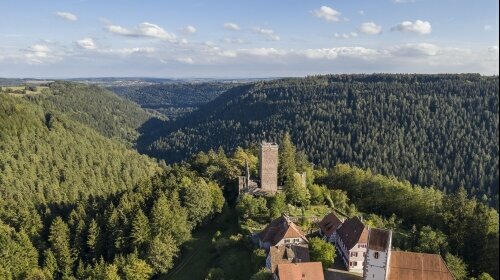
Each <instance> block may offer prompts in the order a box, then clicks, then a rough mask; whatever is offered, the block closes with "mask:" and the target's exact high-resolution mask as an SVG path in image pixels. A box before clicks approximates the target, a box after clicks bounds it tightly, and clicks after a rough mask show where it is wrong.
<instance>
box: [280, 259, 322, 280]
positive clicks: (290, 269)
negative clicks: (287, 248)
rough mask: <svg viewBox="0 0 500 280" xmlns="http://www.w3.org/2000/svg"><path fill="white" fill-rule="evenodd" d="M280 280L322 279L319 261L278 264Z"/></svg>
mask: <svg viewBox="0 0 500 280" xmlns="http://www.w3.org/2000/svg"><path fill="white" fill-rule="evenodd" d="M278 277H279V279H280V280H324V279H325V275H324V274H323V266H322V265H321V262H307V263H282V264H278Z"/></svg>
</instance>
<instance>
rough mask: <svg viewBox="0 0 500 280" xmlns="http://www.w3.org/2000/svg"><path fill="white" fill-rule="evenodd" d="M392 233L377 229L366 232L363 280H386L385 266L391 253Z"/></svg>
mask: <svg viewBox="0 0 500 280" xmlns="http://www.w3.org/2000/svg"><path fill="white" fill-rule="evenodd" d="M391 244H392V231H390V230H383V229H377V228H370V229H369V230H368V248H367V249H368V250H367V252H366V258H365V266H364V270H363V279H365V280H366V279H374V280H375V279H377V280H378V279H386V277H387V275H386V274H387V265H388V260H389V258H390V253H391Z"/></svg>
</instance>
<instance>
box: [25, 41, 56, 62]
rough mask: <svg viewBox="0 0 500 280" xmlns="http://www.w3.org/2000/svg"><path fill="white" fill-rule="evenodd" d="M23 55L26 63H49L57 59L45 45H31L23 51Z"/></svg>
mask: <svg viewBox="0 0 500 280" xmlns="http://www.w3.org/2000/svg"><path fill="white" fill-rule="evenodd" d="M24 57H25V59H26V62H27V63H28V64H42V63H45V62H48V63H51V62H55V61H57V60H59V58H57V57H56V56H54V54H53V51H52V50H51V49H50V48H49V47H48V46H47V45H41V44H36V45H32V46H30V47H29V48H27V49H26V50H25V51H24Z"/></svg>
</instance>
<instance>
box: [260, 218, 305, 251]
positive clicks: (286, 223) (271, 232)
mask: <svg viewBox="0 0 500 280" xmlns="http://www.w3.org/2000/svg"><path fill="white" fill-rule="evenodd" d="M258 236H259V239H260V240H261V241H262V242H269V243H271V246H274V245H276V244H277V243H278V242H279V241H280V240H282V239H283V238H303V239H304V240H307V238H306V236H305V235H304V233H303V232H302V230H301V229H300V227H299V226H297V225H296V224H295V223H293V222H292V221H291V220H290V218H288V217H287V216H285V215H283V216H281V217H279V218H277V219H275V220H273V221H272V222H271V223H269V225H267V227H266V228H265V229H264V230H263V231H261V232H260V233H259V235H258Z"/></svg>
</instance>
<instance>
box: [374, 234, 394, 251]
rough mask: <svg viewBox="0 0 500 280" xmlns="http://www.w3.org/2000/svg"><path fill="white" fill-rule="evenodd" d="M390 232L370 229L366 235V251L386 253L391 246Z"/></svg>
mask: <svg viewBox="0 0 500 280" xmlns="http://www.w3.org/2000/svg"><path fill="white" fill-rule="evenodd" d="M391 235H392V232H391V231H390V230H385V229H379V228H370V230H369V233H368V249H370V250H376V251H381V252H382V251H388V250H389V249H390V248H389V247H390V246H391V244H390V243H391V242H390V241H391Z"/></svg>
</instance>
